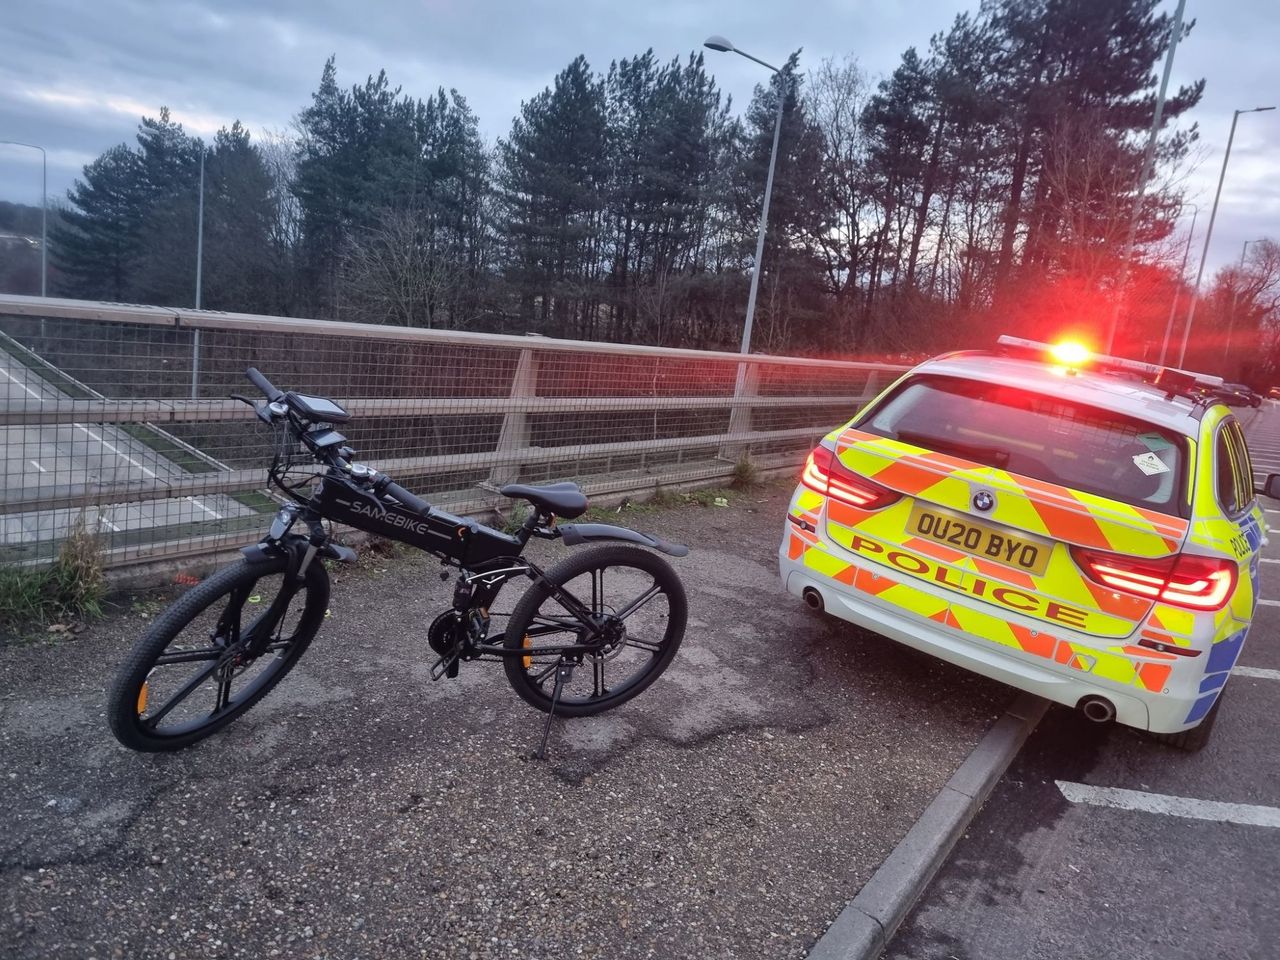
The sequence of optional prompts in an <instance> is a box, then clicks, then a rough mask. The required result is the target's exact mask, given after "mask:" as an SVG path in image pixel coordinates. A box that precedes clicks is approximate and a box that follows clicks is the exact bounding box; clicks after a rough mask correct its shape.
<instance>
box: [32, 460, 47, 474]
mask: <svg viewBox="0 0 1280 960" xmlns="http://www.w3.org/2000/svg"><path fill="white" fill-rule="evenodd" d="M27 463H29V464H31V465H32V466H33V467H35V468H36V469H37V470H39V471H40V472H41V473H48V472H49V471H48V470H46V469H45V468H44V467H42V466H40V464H39V463H37V462H36V461H35V460H28V461H27Z"/></svg>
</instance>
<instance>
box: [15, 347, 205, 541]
mask: <svg viewBox="0 0 1280 960" xmlns="http://www.w3.org/2000/svg"><path fill="white" fill-rule="evenodd" d="M0 373H3V374H4V375H5V376H6V377H8V378H9V379H10V380H11V381H13V382H14V383H16V384H17V385H18V386H20V387H21V388H22V389H23V390H25V391H26V392H27V393H28V394H29V395H30V396H32V397H35V398H36V399H37V400H43V399H44V398H43V397H42V396H40V394H38V393H36V392H35V391H34V390H32V389H31V388H30V387H28V386H27V385H26V384H25V383H23V382H22V381H21V380H19V379H17V378H16V377H14V375H13V374H11V373H10V372H9V371H8V370H4V369H0ZM72 426H74V427H76V428H77V429H79V430H83V431H84V432H85V434H87V435H88V436H90V437H92V438H93V439H94V440H97V441H98V442H99V443H100V444H102V445H103V446H104V447H106V448H107V449H108V450H110V451H111V452H112V453H114V454H115V455H116V456H117V457H119V458H120V459H121V460H124V461H125V462H126V463H129V464H131V465H132V466H135V467H137V468H138V469H139V470H141V471H142V472H143V473H145V474H146V475H147V476H148V477H150V478H151V479H152V480H158V479H160V475H159V474H158V473H156V472H155V471H154V470H152V469H151V468H150V467H147V466H144V465H143V464H141V463H139V462H138V461H137V460H135V459H133V457H131V456H129V455H128V454H127V453H125V452H124V451H123V450H121V449H120V448H119V447H117V446H116V445H115V444H113V443H111V442H110V441H109V440H107V439H106V438H105V437H102V436H100V435H99V434H97V433H95V432H94V431H92V430H90V429H89V428H88V427H86V426H85V425H84V424H83V423H76V424H72ZM31 463H32V464H34V465H35V468H36V469H37V470H39V471H40V472H41V473H48V472H49V471H48V470H46V469H45V468H44V467H42V466H40V464H38V463H36V462H35V461H34V460H32V461H31ZM186 499H187V500H188V501H190V502H191V503H193V504H195V505H196V506H197V507H199V508H200V509H201V510H203V511H204V512H205V513H207V514H208V515H209V516H211V517H213V519H215V520H225V519H226V518H225V517H224V516H223V515H222V514H220V513H218V511H216V510H211V509H209V508H208V507H206V506H205V505H204V504H203V503H201V502H200V501H199V500H196V499H195V498H194V497H187V498H186ZM99 516H100V517H101V514H99ZM101 519H102V522H103V523H105V524H106V525H107V526H109V527H110V528H111V529H112V530H115V531H116V532H117V533H118V532H119V531H120V528H119V527H117V526H116V525H115V524H114V523H112V522H111V521H110V520H108V519H106V518H105V517H101Z"/></svg>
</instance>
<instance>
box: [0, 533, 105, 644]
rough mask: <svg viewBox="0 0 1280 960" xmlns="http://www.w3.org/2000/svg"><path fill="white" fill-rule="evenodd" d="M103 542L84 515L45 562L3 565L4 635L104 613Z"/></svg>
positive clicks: (0, 623)
mask: <svg viewBox="0 0 1280 960" xmlns="http://www.w3.org/2000/svg"><path fill="white" fill-rule="evenodd" d="M106 585H107V580H106V574H105V571H104V565H103V559H102V541H101V539H100V538H99V536H98V534H97V532H96V531H93V530H90V529H89V525H88V523H87V522H86V521H85V518H84V515H83V514H81V515H80V516H79V517H78V518H77V519H76V522H75V524H74V525H73V526H72V528H71V530H70V532H69V533H68V534H67V537H66V539H65V540H64V541H63V542H62V546H61V547H60V548H59V550H58V556H57V557H56V558H55V560H54V561H53V563H52V564H50V565H49V566H47V567H19V566H6V567H0V635H7V634H13V635H20V634H24V633H27V632H29V631H31V630H32V629H33V628H36V627H41V626H44V625H45V624H46V623H50V622H58V621H67V620H72V621H79V620H84V619H87V618H91V617H96V616H98V615H99V614H100V613H101V612H102V598H103V597H104V596H105V594H106Z"/></svg>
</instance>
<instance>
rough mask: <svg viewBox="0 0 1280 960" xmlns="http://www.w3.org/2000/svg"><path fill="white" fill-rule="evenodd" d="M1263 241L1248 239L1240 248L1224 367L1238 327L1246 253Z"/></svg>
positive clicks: (1223, 352) (1223, 356)
mask: <svg viewBox="0 0 1280 960" xmlns="http://www.w3.org/2000/svg"><path fill="white" fill-rule="evenodd" d="M1261 242H1262V240H1246V241H1245V242H1244V246H1242V247H1241V248H1240V266H1239V267H1238V268H1237V269H1236V282H1235V283H1234V284H1232V285H1231V286H1232V289H1231V312H1230V313H1229V314H1227V342H1226V344H1225V345H1224V346H1223V348H1222V365H1223V367H1225V366H1226V365H1227V358H1228V357H1229V356H1230V354H1231V334H1232V332H1233V331H1234V330H1235V327H1236V304H1238V303H1239V302H1240V287H1241V286H1243V284H1244V255H1245V254H1246V253H1248V251H1249V244H1251V243H1261Z"/></svg>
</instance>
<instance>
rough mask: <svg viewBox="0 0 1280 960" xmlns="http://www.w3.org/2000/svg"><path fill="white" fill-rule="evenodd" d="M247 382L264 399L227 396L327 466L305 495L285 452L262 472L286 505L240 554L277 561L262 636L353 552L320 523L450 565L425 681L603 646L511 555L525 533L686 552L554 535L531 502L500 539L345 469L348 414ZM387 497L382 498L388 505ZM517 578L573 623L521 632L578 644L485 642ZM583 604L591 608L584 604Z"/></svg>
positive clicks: (590, 532)
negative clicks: (321, 569)
mask: <svg viewBox="0 0 1280 960" xmlns="http://www.w3.org/2000/svg"><path fill="white" fill-rule="evenodd" d="M248 377H249V380H250V381H251V382H253V384H254V385H255V386H257V387H258V388H259V389H260V390H261V391H262V392H263V394H264V395H265V396H266V398H267V401H268V402H267V403H265V404H256V403H254V402H253V401H252V400H250V399H248V398H247V397H235V398H236V399H239V400H242V401H244V402H245V403H248V404H249V405H250V406H252V407H253V408H254V411H255V412H256V413H257V415H258V418H259V419H260V420H262V421H263V422H264V423H266V424H268V425H272V426H283V427H284V428H285V429H287V430H288V432H289V435H290V436H291V438H292V439H293V442H294V444H299V443H300V444H301V445H302V446H303V447H305V448H306V449H307V450H308V451H309V452H310V454H311V456H312V457H313V459H314V461H315V462H316V463H317V464H320V465H322V466H324V467H326V468H327V469H326V470H325V472H324V473H323V475H321V476H319V477H314V476H313V477H310V478H308V480H306V481H303V483H306V482H308V481H310V482H311V486H312V492H311V493H310V494H304V493H302V492H301V491H300V487H301V485H302V484H301V483H298V482H292V483H291V482H289V481H288V480H286V477H285V474H286V473H287V471H288V469H289V463H290V461H291V459H292V455H291V453H290V452H289V451H288V450H287V449H285V448H281V449H278V450H277V453H276V457H275V459H274V460H273V461H272V465H271V467H270V468H269V470H268V471H267V475H268V478H269V481H270V483H271V484H272V485H274V486H275V487H277V488H278V489H279V490H280V491H281V492H282V493H283V494H284V495H285V496H286V497H288V498H289V502H286V503H284V504H283V505H282V506H281V508H280V510H279V512H278V513H277V514H276V517H275V519H274V520H273V521H272V523H271V528H270V530H269V531H268V532H267V535H266V536H265V537H264V538H263V539H262V541H260V542H259V543H258V544H256V545H255V546H252V547H246V548H244V550H243V551H242V553H244V555H245V556H246V557H247V558H248V559H249V560H250V561H251V562H252V561H254V560H259V561H261V560H265V559H267V558H268V557H278V556H280V555H281V553H283V554H284V555H285V556H286V557H287V564H288V565H287V567H286V578H285V582H286V587H285V588H284V589H282V590H281V591H280V593H279V594H278V595H277V596H276V599H275V601H274V602H273V603H272V606H271V608H269V609H268V610H267V611H266V613H265V614H264V615H263V617H262V618H260V620H259V622H260V623H265V624H267V625H268V629H267V630H265V631H261V632H262V634H263V635H264V636H269V634H270V632H271V627H273V626H274V624H275V622H276V621H277V620H278V619H279V618H280V617H282V616H283V615H284V613H285V611H286V610H287V608H288V605H289V602H290V601H291V600H292V597H293V595H294V594H295V593H296V592H297V588H298V587H299V586H300V585H301V584H302V582H303V577H304V575H305V574H306V571H307V568H308V567H309V565H310V564H311V563H313V562H315V559H316V557H321V558H328V559H336V560H340V561H344V562H351V561H354V560H355V558H356V555H355V552H354V551H353V550H350V549H349V548H347V547H344V546H342V545H340V544H336V543H333V542H332V540H331V538H330V536H329V534H328V532H327V531H326V530H325V528H324V523H323V521H325V520H328V521H330V522H331V523H342V524H345V525H347V526H351V527H354V528H355V529H358V530H363V531H365V532H366V533H371V534H374V535H376V536H382V537H386V538H388V539H391V540H395V541H397V542H400V543H405V544H408V545H409V546H412V547H415V548H417V549H419V550H422V551H424V552H426V553H429V554H431V555H432V556H434V557H436V558H437V559H439V560H440V561H441V562H442V563H444V564H446V565H448V566H454V567H457V568H458V569H459V571H460V572H459V577H458V583H457V586H456V587H455V588H454V596H453V605H452V608H451V609H450V610H448V611H446V612H445V613H444V614H442V615H441V616H440V617H437V618H436V621H435V622H434V623H433V624H432V626H431V631H430V636H429V639H430V640H431V643H432V648H433V649H435V650H436V651H437V652H438V653H439V654H440V659H439V660H438V661H437V662H436V664H435V665H434V666H433V667H432V676H433V678H437V677H438V676H440V675H443V674H445V673H446V672H448V674H449V675H450V676H456V674H457V664H458V661H459V660H475V659H478V658H479V657H482V656H494V657H500V658H504V659H507V658H512V657H529V656H538V657H541V656H549V655H554V656H558V657H559V658H560V661H561V662H563V661H564V660H566V659H568V660H576V661H578V662H581V660H582V658H583V656H584V655H586V654H589V653H593V652H595V651H597V650H599V649H600V648H602V647H603V646H605V645H606V644H607V643H608V642H609V639H610V638H609V636H608V632H607V627H606V622H607V620H608V618H606V617H604V616H602V615H597V614H596V613H595V612H594V611H592V610H590V609H588V607H587V606H586V605H585V604H583V603H582V602H581V601H580V600H578V598H577V597H575V596H574V595H573V594H572V593H570V592H569V591H568V590H566V589H564V587H562V586H561V585H559V584H557V583H555V582H554V581H552V580H550V579H549V578H548V577H547V576H546V574H544V573H543V572H542V570H541V569H539V568H538V567H537V566H536V565H535V564H533V563H531V562H530V561H528V560H525V559H523V558H522V557H521V554H522V553H523V552H524V548H525V546H526V545H527V544H528V542H529V540H531V539H532V538H534V537H539V538H542V539H548V540H554V539H563V540H564V541H565V542H566V543H570V544H577V543H584V542H587V541H589V540H625V541H631V542H634V543H641V544H644V545H646V546H649V547H653V548H656V549H658V550H662V551H664V552H667V553H672V554H674V555H676V556H683V555H684V553H687V549H686V548H685V547H683V546H680V545H678V544H669V543H666V542H664V541H662V540H660V539H658V538H654V537H648V536H646V535H644V534H639V533H636V532H635V531H632V530H627V529H625V528H623V527H614V526H611V525H609V524H590V523H589V524H576V525H570V526H568V527H566V528H565V530H564V531H561V530H560V529H559V528H557V526H556V516H555V514H554V513H551V512H550V511H548V510H546V509H544V508H542V507H540V506H538V505H537V504H531V505H532V507H533V509H532V510H531V511H530V513H529V516H528V517H527V518H526V519H525V521H524V523H523V524H521V526H520V528H519V529H518V530H517V531H516V532H515V533H514V534H508V533H503V532H502V531H500V530H495V529H494V528H493V527H489V526H486V525H485V524H483V523H480V522H479V521H477V520H474V519H471V518H464V517H458V516H454V515H453V514H451V513H448V512H447V511H444V510H440V509H438V508H437V507H434V506H432V505H431V504H429V503H427V502H426V501H424V500H422V499H420V498H418V497H417V496H415V495H414V494H412V493H410V492H409V491H408V490H405V489H404V488H403V487H401V486H399V485H398V484H396V483H395V482H394V481H392V479H391V478H390V477H388V476H386V475H385V474H379V473H378V472H377V471H376V470H373V469H372V468H370V467H368V466H365V465H363V464H356V463H352V462H351V457H352V456H354V451H353V450H351V449H350V448H349V447H347V446H346V437H344V436H342V434H340V433H338V431H337V430H335V429H334V428H333V426H332V424H333V423H341V422H345V421H346V420H348V419H349V414H347V412H346V411H345V410H343V409H342V408H341V407H340V406H338V405H337V404H335V403H333V402H332V401H330V400H326V399H324V398H320V397H308V396H303V395H300V394H296V393H284V392H283V391H280V390H278V389H276V388H275V387H274V386H273V385H272V384H271V383H270V381H268V380H267V379H266V377H264V376H262V374H261V373H259V372H258V370H257V369H255V368H252V367H251V368H250V369H249V371H248ZM233 396H234V395H233ZM294 449H295V450H296V446H295V447H294ZM387 495H390V497H391V499H390V500H388V499H387ZM298 520H302V521H303V522H304V523H305V524H306V526H307V528H308V534H307V535H306V536H302V535H301V534H295V533H293V532H292V529H293V527H294V524H295V523H296V522H297V521H298ZM446 576H447V575H446ZM519 576H525V577H528V578H529V579H530V580H532V581H534V583H536V584H538V585H539V586H540V587H542V588H544V589H546V590H547V591H548V592H549V593H550V594H551V596H553V597H555V599H556V600H557V601H559V602H560V604H561V605H562V606H563V607H564V608H565V610H567V611H568V612H569V614H570V615H571V617H572V618H573V620H572V623H570V622H569V621H566V622H565V623H558V624H553V625H547V626H546V628H545V631H533V630H531V631H530V634H529V636H530V637H533V636H539V635H541V633H542V632H546V633H555V632H561V631H562V630H565V629H572V630H576V631H577V633H578V642H576V643H571V644H556V645H552V646H541V647H536V648H530V647H515V648H510V647H507V646H505V645H500V644H493V643H489V642H488V641H489V639H490V637H489V610H490V607H491V606H492V604H493V602H494V600H496V599H497V596H498V594H499V592H500V591H501V590H502V587H503V586H504V585H505V584H506V583H507V581H508V580H511V579H514V578H515V577H519ZM290 588H291V589H290ZM592 603H593V604H594V603H595V600H594V598H593V600H592ZM449 617H451V618H452V623H448V622H446V620H445V618H449ZM437 627H440V628H441V629H442V630H444V629H448V628H450V627H452V628H453V629H452V630H451V631H450V632H452V634H453V638H452V642H450V643H448V644H447V649H441V647H442V646H445V645H446V644H445V643H444V641H443V640H442V639H440V638H438V637H436V636H435V634H436V630H437Z"/></svg>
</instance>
